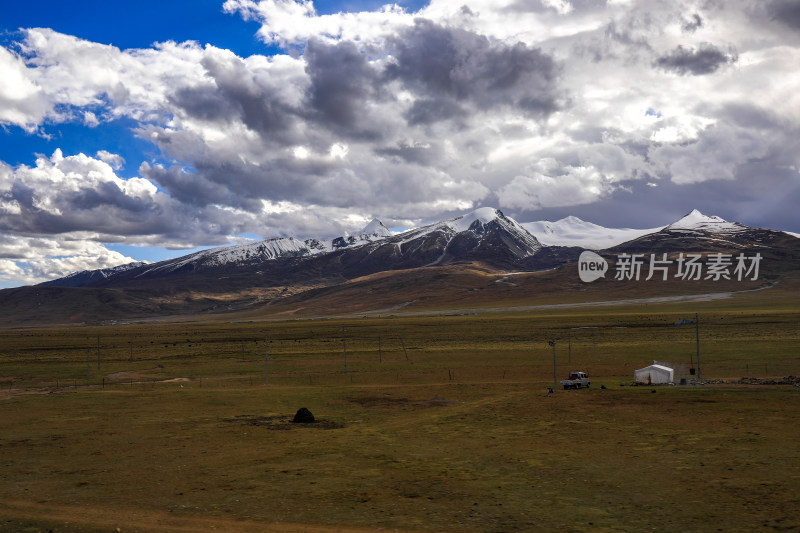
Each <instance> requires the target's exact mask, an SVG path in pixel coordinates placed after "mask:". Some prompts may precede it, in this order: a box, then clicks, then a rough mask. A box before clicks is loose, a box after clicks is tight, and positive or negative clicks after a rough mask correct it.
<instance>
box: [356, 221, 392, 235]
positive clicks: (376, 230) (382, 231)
mask: <svg viewBox="0 0 800 533" xmlns="http://www.w3.org/2000/svg"><path fill="white" fill-rule="evenodd" d="M358 235H361V236H370V237H391V236H392V232H391V231H389V228H387V227H386V226H384V225H383V222H381V221H380V220H378V219H377V218H373V219H372V222H370V223H369V224H367V225H366V226H365V227H364V229H362V230H361V231H359V232H358Z"/></svg>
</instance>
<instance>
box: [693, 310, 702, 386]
mask: <svg viewBox="0 0 800 533" xmlns="http://www.w3.org/2000/svg"><path fill="white" fill-rule="evenodd" d="M694 336H695V341H696V343H697V381H702V378H701V377H700V318H699V317H698V316H697V313H695V314H694Z"/></svg>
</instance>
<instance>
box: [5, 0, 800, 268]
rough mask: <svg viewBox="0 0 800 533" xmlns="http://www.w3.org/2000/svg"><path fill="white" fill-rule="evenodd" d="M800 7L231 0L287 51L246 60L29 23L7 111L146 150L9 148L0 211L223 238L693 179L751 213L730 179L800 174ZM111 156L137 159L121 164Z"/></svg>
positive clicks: (16, 223) (194, 238) (743, 186)
mask: <svg viewBox="0 0 800 533" xmlns="http://www.w3.org/2000/svg"><path fill="white" fill-rule="evenodd" d="M795 4H796V2H790V1H788V0H773V1H771V2H769V3H766V4H763V3H757V2H751V1H749V0H747V1H746V0H742V1H741V2H736V3H733V4H726V5H725V6H722V5H721V4H719V3H715V2H680V3H669V2H650V1H647V0H630V1H622V0H617V1H613V2H612V1H601V0H570V1H565V0H547V1H538V2H521V1H519V0H501V1H497V0H493V1H492V0H474V1H473V2H470V4H469V6H468V7H465V6H461V5H457V4H454V3H452V2H449V1H445V0H433V1H432V2H430V3H429V4H428V5H426V6H425V7H424V8H422V9H420V10H419V11H417V12H415V13H411V12H407V11H405V10H403V9H402V8H400V7H397V6H389V7H384V8H381V9H378V10H375V11H362V12H350V13H335V14H322V15H321V14H319V13H318V12H317V11H316V9H315V8H314V5H313V3H312V2H311V1H308V0H301V1H294V0H261V1H256V0H227V1H226V2H225V3H224V9H225V10H226V11H227V12H229V13H231V14H234V15H237V16H241V17H243V18H246V19H250V20H255V21H258V22H259V23H260V24H261V28H260V30H259V33H258V35H259V37H260V38H261V39H262V40H263V41H264V42H265V43H267V44H269V45H270V46H273V47H280V48H282V51H281V52H279V53H273V54H272V55H252V56H250V57H246V58H244V57H239V56H237V55H236V54H234V53H233V52H231V51H229V50H223V49H220V48H217V47H215V46H214V45H213V44H214V43H211V44H208V45H205V46H201V45H200V44H198V43H195V42H185V43H174V42H165V43H158V44H155V45H153V46H152V47H150V48H147V49H140V50H124V51H123V50H119V49H117V48H115V47H113V46H108V45H101V44H97V43H92V42H89V41H86V40H82V39H79V38H77V37H74V36H69V35H64V34H60V33H58V32H55V31H53V30H49V29H28V30H24V31H23V33H22V38H21V40H20V42H19V43H18V44H17V45H16V46H13V47H8V48H2V47H0V72H2V73H3V76H0V124H1V125H3V127H5V128H7V129H8V128H11V129H13V128H21V129H22V130H24V131H25V132H28V133H29V134H35V133H36V132H38V131H40V130H41V128H43V127H45V126H48V127H57V126H58V125H59V124H61V123H67V122H70V123H72V122H74V123H80V124H84V125H86V126H87V127H93V128H95V129H102V128H103V126H104V124H106V123H107V122H109V121H113V120H116V119H119V118H125V119H126V120H129V121H133V122H134V123H135V124H136V125H135V127H134V131H135V134H136V135H137V136H138V137H140V138H141V139H143V140H145V141H147V142H149V143H151V144H152V146H153V147H154V150H153V153H154V154H157V155H143V156H142V158H141V159H140V160H133V159H132V157H131V156H130V155H128V154H127V153H126V157H127V161H126V160H123V159H122V158H121V157H120V156H118V155H116V154H114V153H113V150H111V149H110V148H109V149H105V150H100V151H95V150H93V151H92V153H95V156H94V157H91V156H89V155H84V154H80V153H74V154H62V153H60V152H56V153H55V154H53V155H52V156H50V157H46V156H39V157H36V156H33V155H31V159H30V163H29V165H20V166H18V167H10V166H8V165H2V164H0V227H1V228H2V231H3V232H4V234H6V235H12V236H19V237H20V238H25V239H47V238H51V237H52V236H54V235H62V236H64V235H69V236H70V238H73V236H75V235H90V237H87V238H86V239H87V242H90V243H95V244H96V243H102V242H121V243H129V244H131V243H137V244H157V245H164V246H180V245H184V246H195V245H215V244H224V243H227V242H230V240H231V239H232V238H234V236H236V235H241V234H243V233H255V234H257V235H261V236H264V237H267V236H278V235H296V236H299V237H307V236H320V237H332V236H336V235H337V234H340V233H343V232H344V231H354V230H357V229H359V228H358V227H357V226H358V225H359V224H360V222H361V221H363V220H365V219H367V218H368V217H371V216H375V215H378V216H381V217H383V218H385V219H387V221H388V223H390V224H391V223H392V222H391V221H393V220H395V221H402V222H403V223H404V224H406V223H408V222H409V221H417V222H423V221H429V220H433V219H436V218H440V217H443V216H447V215H450V214H454V213H455V212H458V211H463V210H467V209H471V208H474V207H479V206H481V205H488V204H496V205H497V206H499V207H502V208H504V209H505V210H506V212H507V213H508V214H509V215H511V216H516V217H519V218H521V219H523V220H524V219H530V218H531V217H534V216H538V215H537V213H548V212H554V211H548V210H559V209H564V210H569V209H575V210H576V211H575V212H574V213H573V214H578V215H580V214H581V213H603V209H602V206H604V205H605V206H608V213H610V212H611V211H613V212H614V213H618V212H619V206H620V202H623V200H624V199H625V198H628V199H633V200H631V201H636V199H638V198H646V199H647V200H648V201H652V199H653V198H656V197H655V196H653V195H654V194H656V192H658V194H659V195H661V196H659V198H662V199H663V201H664V203H665V205H666V204H670V205H672V202H674V203H675V204H676V205H677V202H678V201H679V200H681V199H682V200H683V201H685V196H686V195H685V193H682V192H681V191H682V190H683V191H686V190H690V189H691V190H701V189H702V190H703V191H706V190H713V187H710V186H708V187H709V188H708V189H703V187H706V185H704V184H707V183H711V184H714V183H717V184H725V186H724V187H720V188H719V189H717V192H718V194H720V195H721V196H724V197H729V198H731V201H732V202H734V201H735V202H737V203H736V205H737V206H738V207H737V209H738V210H740V211H743V212H745V211H747V212H756V211H757V209H756V206H758V205H761V203H769V202H768V201H767V200H765V199H764V198H765V197H764V196H763V195H762V196H759V195H758V194H756V195H754V196H753V198H752V199H751V200H749V201H750V202H751V203H750V204H748V205H749V207H747V206H745V205H744V204H743V203H742V201H740V198H739V196H740V195H739V193H738V192H736V191H741V190H753V189H752V188H750V189H748V187H750V186H751V185H752V184H753V183H757V182H759V180H767V179H770V180H772V181H770V183H771V188H772V190H781V191H783V193H782V195H783V196H782V197H783V198H787V197H792V194H794V192H793V191H796V188H797V175H798V174H797V172H796V170H792V169H797V168H800V160H798V158H799V157H800V156H799V155H798V154H800V146H798V140H797V139H800V135H798V132H799V131H800V90H798V89H800V74H798V73H797V69H796V65H797V64H798V62H800V41H798V40H797V38H796V32H794V31H793V29H792V28H796V24H795V23H794V21H795V18H796V17H794V15H793V14H794V12H795ZM712 43H713V44H712ZM274 49H275V48H273V50H274ZM34 161H35V162H34ZM123 166H128V168H133V169H138V174H139V176H137V177H133V178H130V179H123V178H121V177H120V176H119V175H118V173H119V171H120V169H122V168H123ZM787 169H788V170H787ZM654 185H655V186H654ZM681 187H684V189H681ZM670 195H672V196H670ZM682 196H683V198H681V197H682ZM668 197H669V198H671V200H668ZM745 203H746V202H745ZM769 205H776V204H775V203H774V202H773V203H771V204H769ZM687 207H694V206H687ZM687 210H688V209H687ZM771 211H773V212H775V210H774V209H772V210H771ZM653 213H655V210H650V211H647V210H644V211H642V212H641V216H643V217H647V216H655V215H654V214H653ZM607 216H609V217H610V215H607ZM774 216H778V214H775V215H774ZM596 221H598V222H601V223H602V222H603V220H602V219H596ZM659 222H664V221H662V220H650V219H648V220H647V221H646V222H642V224H643V225H647V224H649V225H656V224H657V223H659ZM628 225H633V223H632V222H629V223H628ZM798 230H800V228H795V231H798ZM75 238H76V239H77V237H75ZM0 260H4V261H12V262H13V259H12V258H11V257H10V256H7V257H6V256H0ZM10 268H11V267H9V269H10ZM9 271H10V270H9Z"/></svg>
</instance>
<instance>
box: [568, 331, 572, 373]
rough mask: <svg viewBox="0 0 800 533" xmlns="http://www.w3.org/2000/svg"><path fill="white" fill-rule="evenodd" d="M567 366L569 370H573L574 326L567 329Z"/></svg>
mask: <svg viewBox="0 0 800 533" xmlns="http://www.w3.org/2000/svg"><path fill="white" fill-rule="evenodd" d="M567 366H569V368H568V369H567V371H568V372H572V328H570V329H569V330H567Z"/></svg>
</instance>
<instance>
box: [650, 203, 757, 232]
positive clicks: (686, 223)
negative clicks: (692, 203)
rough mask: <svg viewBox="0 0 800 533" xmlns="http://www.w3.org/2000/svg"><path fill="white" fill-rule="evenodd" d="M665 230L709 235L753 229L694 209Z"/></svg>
mask: <svg viewBox="0 0 800 533" xmlns="http://www.w3.org/2000/svg"><path fill="white" fill-rule="evenodd" d="M663 229H665V230H668V231H677V232H680V231H689V232H697V231H701V232H709V233H738V232H741V231H746V230H748V229H752V228H750V227H749V226H745V225H744V224H740V223H738V222H728V221H727V220H724V219H722V218H720V217H718V216H708V215H704V214H703V213H701V212H700V211H698V210H697V209H693V210H692V211H691V212H690V213H688V214H687V215H686V216H684V217H682V218H680V219H678V220H676V221H675V222H673V223H672V224H670V225H668V226H666V227H664V228H663Z"/></svg>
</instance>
